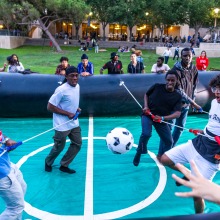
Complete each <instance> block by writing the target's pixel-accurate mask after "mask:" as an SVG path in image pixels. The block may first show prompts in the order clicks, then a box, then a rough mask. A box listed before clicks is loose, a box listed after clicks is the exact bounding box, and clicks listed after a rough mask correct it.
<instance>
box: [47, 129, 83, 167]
mask: <svg viewBox="0 0 220 220" xmlns="http://www.w3.org/2000/svg"><path fill="white" fill-rule="evenodd" d="M67 136H68V137H69V139H70V142H71V143H70V146H69V148H68V150H67V152H66V153H65V155H64V156H63V158H62V159H61V161H60V164H61V165H62V166H64V167H68V166H69V164H70V163H71V162H72V161H73V159H74V158H75V157H76V155H77V154H78V152H79V151H80V149H81V145H82V137H81V128H80V127H77V128H73V129H71V130H68V131H55V135H54V137H53V139H54V146H53V148H52V149H51V151H50V153H49V155H48V156H47V157H46V160H45V162H46V163H47V165H48V166H51V165H52V164H53V163H54V161H55V159H56V158H57V157H58V155H59V154H60V153H61V152H62V150H63V149H64V147H65V144H66V137H67Z"/></svg>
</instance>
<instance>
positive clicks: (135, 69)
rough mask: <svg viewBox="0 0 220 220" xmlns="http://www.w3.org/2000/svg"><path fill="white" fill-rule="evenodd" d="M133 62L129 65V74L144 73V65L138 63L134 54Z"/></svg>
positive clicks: (132, 56) (132, 55)
mask: <svg viewBox="0 0 220 220" xmlns="http://www.w3.org/2000/svg"><path fill="white" fill-rule="evenodd" d="M130 58H131V62H130V63H129V64H128V73H144V65H143V63H142V62H139V61H137V56H136V54H135V53H132V54H131V56H130Z"/></svg>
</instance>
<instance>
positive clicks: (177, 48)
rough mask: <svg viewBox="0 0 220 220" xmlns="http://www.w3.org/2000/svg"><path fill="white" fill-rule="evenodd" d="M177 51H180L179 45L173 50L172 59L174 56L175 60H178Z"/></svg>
mask: <svg viewBox="0 0 220 220" xmlns="http://www.w3.org/2000/svg"><path fill="white" fill-rule="evenodd" d="M179 51H180V46H179V45H177V47H176V48H175V51H174V56H173V60H175V58H176V60H177V61H178V60H179Z"/></svg>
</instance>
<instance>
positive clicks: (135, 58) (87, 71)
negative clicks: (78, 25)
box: [0, 42, 209, 76]
mask: <svg viewBox="0 0 220 220" xmlns="http://www.w3.org/2000/svg"><path fill="white" fill-rule="evenodd" d="M94 47H95V52H96V53H98V51H99V49H98V44H97V42H94ZM190 49H191V51H192V54H193V55H195V52H194V50H193V47H190ZM82 50H83V51H84V49H82ZM85 51H86V50H85ZM124 52H130V53H131V55H130V63H129V64H128V65H127V68H126V69H125V70H123V64H122V62H121V61H120V60H119V57H120V55H119V54H120V53H124ZM179 52H180V48H179V45H177V47H176V48H175V50H174V55H173V54H172V52H171V49H170V47H167V49H166V50H165V51H164V53H163V56H160V57H158V59H157V61H156V63H155V64H153V65H152V67H151V72H152V73H166V72H167V71H168V70H169V69H170V67H169V65H168V61H169V58H170V57H172V56H173V60H175V61H176V62H178V60H179V57H180V55H179ZM59 61H60V64H59V65H58V66H57V67H56V70H55V74H56V75H65V70H66V69H67V68H68V67H69V66H70V64H69V59H68V57H65V56H62V57H61V58H60V60H59ZM208 66H209V59H208V57H207V55H206V51H202V52H201V55H200V56H199V57H197V58H196V67H197V69H198V70H199V71H206V70H207V69H208ZM145 67H146V65H145V64H144V59H143V55H142V51H141V50H137V49H136V47H135V45H134V46H133V47H131V48H128V47H120V48H119V49H118V52H113V53H111V55H110V61H109V62H107V63H106V64H105V65H104V66H103V67H102V68H101V69H100V71H99V73H100V74H103V70H105V69H108V74H122V73H130V74H136V73H146V70H145V69H146V68H145ZM77 69H78V72H79V74H80V76H92V75H94V74H95V72H94V65H93V63H92V62H90V61H89V57H88V55H87V54H86V53H84V54H82V56H81V62H80V63H78V64H77ZM0 72H10V73H24V74H27V73H33V72H32V71H30V69H25V68H24V66H23V64H22V63H21V62H20V61H19V58H18V56H17V55H16V54H12V55H11V56H8V57H7V63H4V64H3V67H2V68H0Z"/></svg>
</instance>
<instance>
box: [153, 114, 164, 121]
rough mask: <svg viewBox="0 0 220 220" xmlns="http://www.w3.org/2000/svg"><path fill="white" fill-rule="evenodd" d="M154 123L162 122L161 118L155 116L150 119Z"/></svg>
mask: <svg viewBox="0 0 220 220" xmlns="http://www.w3.org/2000/svg"><path fill="white" fill-rule="evenodd" d="M152 119H153V121H154V122H158V123H161V122H162V121H163V119H162V117H161V116H159V115H155V116H154V118H152Z"/></svg>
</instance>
